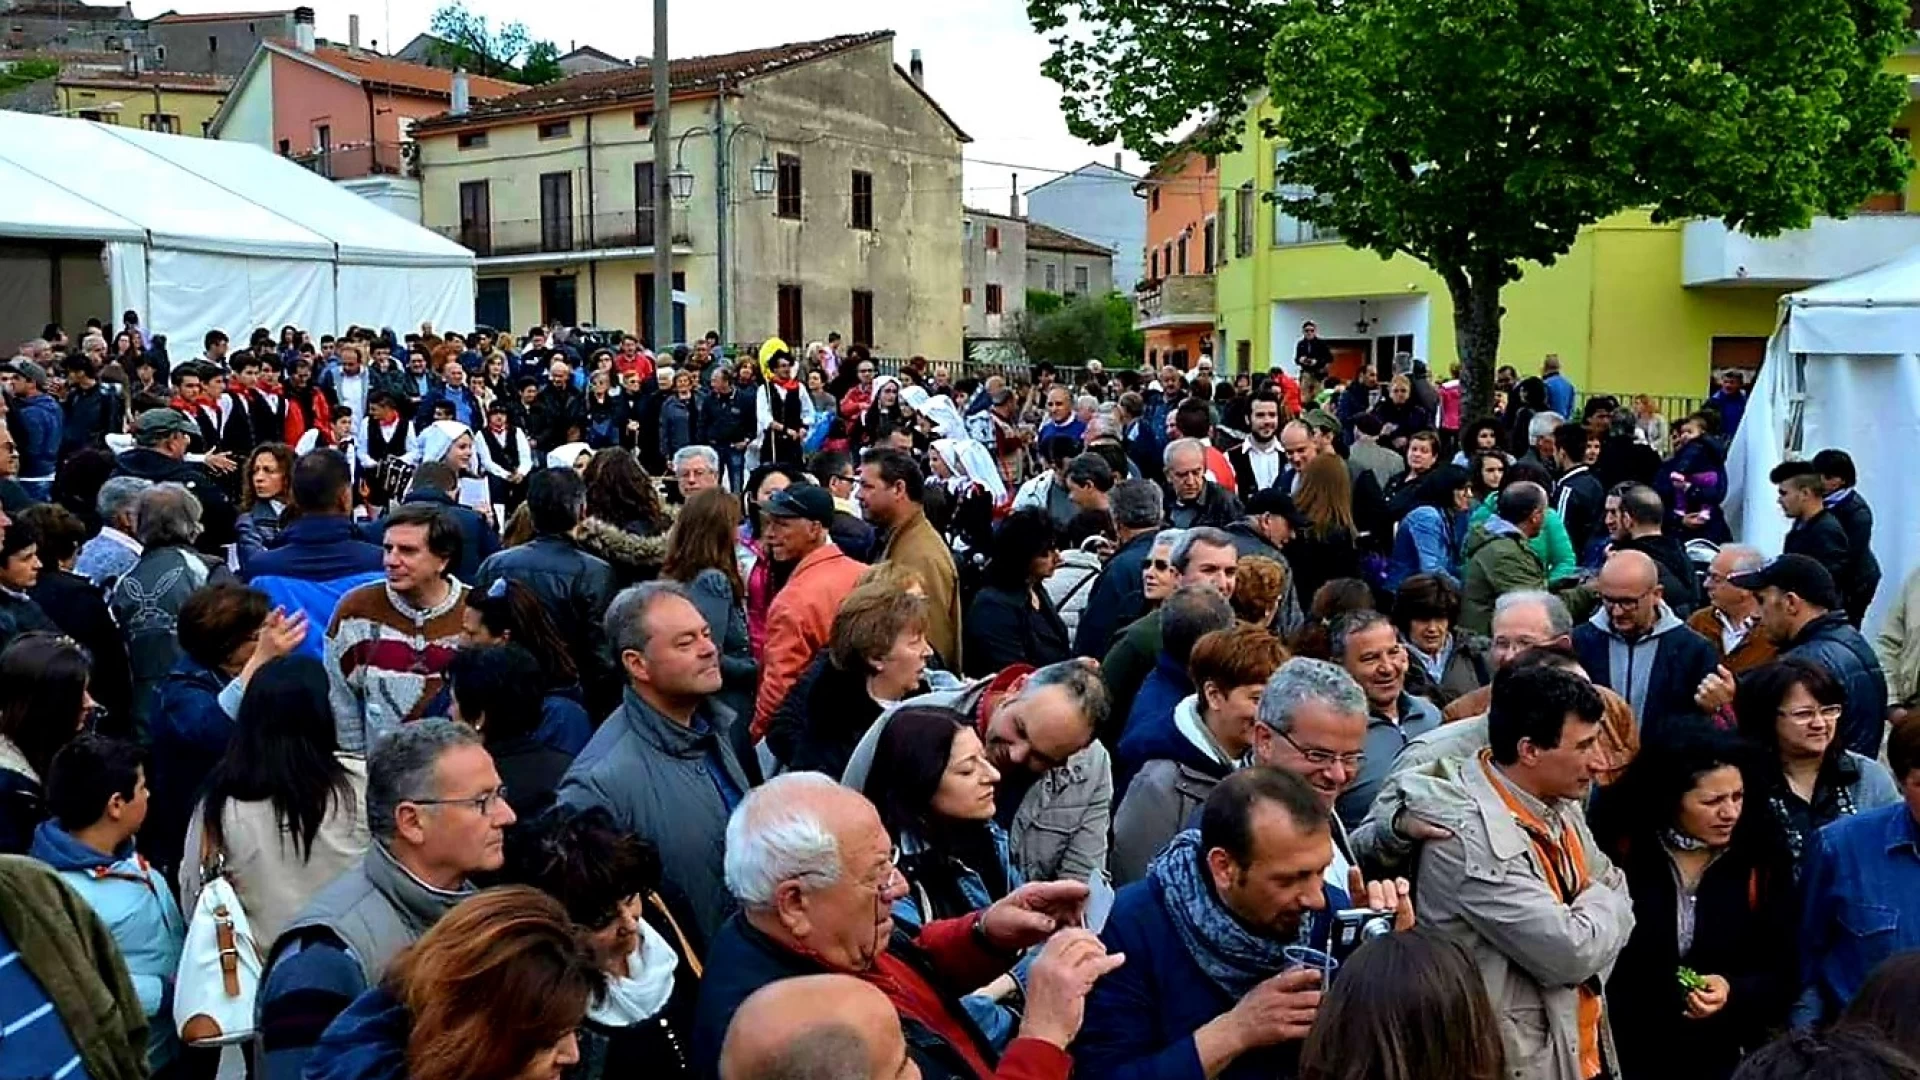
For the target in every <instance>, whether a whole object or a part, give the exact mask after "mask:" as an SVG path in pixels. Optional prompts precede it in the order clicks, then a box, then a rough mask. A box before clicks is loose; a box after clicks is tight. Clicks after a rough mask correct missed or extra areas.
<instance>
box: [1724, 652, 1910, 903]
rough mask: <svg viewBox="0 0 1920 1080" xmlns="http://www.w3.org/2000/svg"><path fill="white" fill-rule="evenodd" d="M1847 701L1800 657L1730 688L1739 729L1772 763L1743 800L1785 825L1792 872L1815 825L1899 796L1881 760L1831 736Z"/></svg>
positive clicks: (1840, 690)
mask: <svg viewBox="0 0 1920 1080" xmlns="http://www.w3.org/2000/svg"><path fill="white" fill-rule="evenodd" d="M1846 700H1847V693H1846V689H1845V688H1844V687H1842V686H1841V685H1840V683H1839V682H1838V681H1837V680H1836V679H1834V677H1833V676H1832V675H1829V674H1828V673H1827V670H1826V669H1825V668H1823V667H1821V666H1820V665H1818V664H1815V663H1812V662H1810V661H1807V660H1803V659H1800V658H1798V657H1787V658H1786V659H1783V660H1776V661H1774V662H1773V663H1771V664H1768V665H1766V666H1765V667H1761V668H1757V669H1755V670H1753V671H1750V672H1747V673H1746V674H1744V675H1742V676H1740V682H1739V685H1738V687H1737V688H1736V690H1735V691H1734V699H1733V711H1734V715H1735V716H1736V717H1737V718H1738V719H1739V723H1740V734H1741V735H1743V736H1745V737H1746V739H1747V741H1748V742H1749V743H1752V744H1753V745H1754V746H1755V747H1757V748H1758V749H1759V750H1760V751H1762V753H1763V754H1765V756H1766V758H1767V760H1769V761H1770V762H1771V763H1773V765H1774V768H1772V769H1770V770H1767V772H1766V775H1765V776H1762V777H1757V778H1756V779H1757V781H1758V782H1757V783H1756V784H1755V786H1754V789H1753V790H1750V791H1749V792H1748V793H1747V801H1748V802H1751V803H1759V804H1760V806H1759V807H1758V808H1757V809H1760V810H1763V811H1764V812H1766V813H1769V814H1771V815H1772V816H1773V818H1774V819H1775V821H1777V822H1778V824H1779V825H1780V827H1781V829H1782V830H1784V832H1785V834H1786V844H1787V848H1788V850H1789V851H1790V852H1791V853H1792V855H1793V866H1794V876H1795V877H1796V878H1797V877H1798V876H1799V874H1800V869H1801V867H1802V865H1804V863H1803V860H1804V858H1805V856H1806V851H1807V847H1808V846H1809V845H1810V844H1811V842H1812V840H1813V835H1814V833H1815V832H1817V831H1818V830H1819V829H1820V827H1821V826H1823V825H1826V824H1827V823H1829V822H1831V821H1833V820H1834V819H1836V818H1842V817H1849V816H1851V815H1853V814H1858V813H1860V812H1862V811H1866V810H1872V809H1874V808H1875V807H1880V806H1887V805H1889V804H1892V803H1895V802H1898V801H1900V791H1899V788H1898V787H1896V786H1895V785H1894V782H1893V776H1892V775H1891V774H1890V773H1888V772H1887V769H1886V766H1884V765H1881V764H1880V763H1879V762H1877V761H1874V760H1873V759H1872V758H1868V757H1863V756H1861V755H1859V754H1856V753H1854V752H1852V751H1851V750H1848V749H1846V748H1845V747H1843V746H1842V745H1841V744H1840V742H1839V740H1838V739H1836V738H1835V737H1834V736H1835V733H1836V732H1837V731H1838V730H1839V726H1840V714H1841V712H1842V711H1843V709H1844V706H1845V704H1846Z"/></svg>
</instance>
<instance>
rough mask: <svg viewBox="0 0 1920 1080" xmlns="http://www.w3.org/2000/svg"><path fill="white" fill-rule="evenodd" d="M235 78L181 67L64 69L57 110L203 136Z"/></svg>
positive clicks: (56, 83)
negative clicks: (71, 71) (68, 71)
mask: <svg viewBox="0 0 1920 1080" xmlns="http://www.w3.org/2000/svg"><path fill="white" fill-rule="evenodd" d="M232 88H233V80H232V79H229V78H227V77H226V76H224V75H200V74H194V73H191V72H183V71H142V72H138V73H132V74H129V73H125V72H122V73H119V74H103V73H87V72H77V73H74V74H66V73H62V74H61V75H60V77H59V78H57V79H56V80H54V92H55V101H54V110H53V111H57V112H58V113H60V114H61V115H63V116H77V117H79V118H81V119H82V120H94V121H98V122H99V123H103V124H117V125H120V126H123V127H138V128H145V129H146V130H148V131H159V132H164V133H166V134H168V135H192V136H196V137H198V136H203V135H205V134H206V133H207V128H208V125H210V124H212V123H213V118H214V116H215V115H216V114H217V113H219V111H220V106H221V105H222V104H223V103H225V101H226V99H227V93H228V91H230V90H231V89H232Z"/></svg>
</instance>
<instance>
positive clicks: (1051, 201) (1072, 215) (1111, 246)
mask: <svg viewBox="0 0 1920 1080" xmlns="http://www.w3.org/2000/svg"><path fill="white" fill-rule="evenodd" d="M1119 164H1120V159H1119V156H1118V155H1115V157H1114V165H1113V167H1112V168H1109V167H1107V166H1105V165H1101V164H1099V163H1098V162H1094V163H1092V164H1088V165H1082V166H1080V167H1079V168H1078V169H1075V170H1073V171H1072V172H1070V173H1062V174H1061V175H1059V176H1056V177H1054V178H1053V179H1051V180H1049V181H1047V182H1046V183H1044V184H1041V185H1040V186H1039V187H1036V188H1034V189H1033V190H1032V191H1029V192H1027V220H1028V221H1035V222H1039V223H1040V224H1042V225H1051V226H1053V227H1054V228H1056V229H1059V230H1061V231H1062V232H1066V233H1070V234H1072V235H1074V236H1077V237H1079V238H1081V239H1082V240H1089V241H1092V242H1093V243H1095V244H1098V245H1100V246H1101V247H1104V248H1107V249H1108V250H1110V251H1112V252H1113V253H1114V256H1113V287H1114V288H1116V289H1119V290H1120V291H1121V292H1132V291H1133V287H1134V286H1135V285H1136V284H1138V283H1139V281H1140V278H1141V277H1142V276H1143V274H1144V273H1145V267H1144V266H1143V265H1142V251H1143V249H1144V248H1145V247H1146V243H1147V228H1146V219H1145V218H1144V217H1143V216H1142V215H1141V213H1140V196H1139V195H1137V194H1135V193H1134V190H1133V189H1134V185H1135V184H1138V183H1139V182H1140V178H1139V177H1137V176H1135V175H1133V174H1132V173H1128V172H1124V171H1122V170H1121V169H1120V168H1119Z"/></svg>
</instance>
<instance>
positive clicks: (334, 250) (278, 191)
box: [0, 112, 474, 355]
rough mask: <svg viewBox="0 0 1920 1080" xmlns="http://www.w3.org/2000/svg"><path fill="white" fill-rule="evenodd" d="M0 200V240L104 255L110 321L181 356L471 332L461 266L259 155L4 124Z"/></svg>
mask: <svg viewBox="0 0 1920 1080" xmlns="http://www.w3.org/2000/svg"><path fill="white" fill-rule="evenodd" d="M74 162H92V163H95V167H91V168H84V169H82V168H74V167H72V163H74ZM16 191H18V192H19V193H20V196H19V197H17V198H16V197H15V192H16ZM0 192H5V193H6V195H7V197H6V198H5V199H0V237H19V238H24V239H38V240H81V241H94V242H102V243H105V244H106V245H107V249H106V250H107V262H108V271H107V278H108V282H109V284H110V286H111V291H112V295H113V304H114V307H115V309H117V310H123V309H128V308H131V309H133V310H136V311H138V312H140V313H141V315H142V320H143V322H144V324H145V325H146V326H147V328H148V329H149V330H151V331H153V332H156V333H163V334H167V335H169V337H171V338H172V340H173V341H174V342H175V343H176V344H175V349H176V351H177V353H178V354H180V355H191V354H192V353H193V352H194V351H195V350H197V347H198V344H199V341H200V338H201V336H202V335H203V334H204V333H205V332H206V331H207V330H210V329H220V330H225V331H227V332H228V333H229V334H244V333H246V332H247V331H248V330H251V329H252V328H253V327H255V326H268V327H279V326H283V325H286V324H289V323H291V324H293V325H297V326H301V327H306V328H310V329H313V330H315V331H316V332H337V331H339V330H341V329H343V328H345V327H346V326H347V325H349V324H359V325H371V326H390V327H395V328H405V327H409V326H413V325H417V324H418V323H420V322H422V321H430V322H432V323H433V324H434V325H436V326H445V327H466V326H471V325H472V324H473V318H474V306H473V266H474V263H473V254H472V253H471V252H469V251H467V250H466V249H465V248H462V247H460V246H459V245H458V244H455V243H453V242H452V241H450V240H447V239H445V238H443V237H440V236H437V235H435V234H434V233H432V232H429V231H428V230H426V229H422V228H420V227H419V226H418V225H415V224H413V223H411V222H407V221H404V220H402V219H400V218H398V217H396V216H395V215H393V214H390V213H388V212H387V211H385V210H383V209H381V208H380V207H378V206H375V205H374V204H372V203H370V202H367V201H366V200H364V199H361V198H360V197H358V196H356V195H354V194H353V193H352V192H349V191H346V190H344V189H341V188H339V187H336V186H334V185H333V184H331V183H329V182H328V181H327V180H325V179H324V178H322V177H320V176H318V175H316V174H314V173H312V172H310V171H308V170H306V169H303V168H301V167H300V166H298V165H296V164H294V163H292V162H290V161H287V160H285V159H282V158H279V157H276V156H275V155H273V154H270V153H268V152H267V151H265V150H262V149H260V148H258V147H254V146H250V145H246V144H241V143H227V142H218V141H210V140H205V139H192V138H186V137H183V136H177V135H160V134H155V133H152V132H145V131H135V130H130V129H126V128H119V127H114V126H112V125H105V124H95V123H90V122H86V121H81V120H69V119H59V118H55V117H45V116H32V115H28V114H24V113H11V112H0ZM348 271H351V272H350V273H349V272H348ZM343 282H344V284H343ZM101 314H102V315H105V314H107V313H106V312H102V313H101Z"/></svg>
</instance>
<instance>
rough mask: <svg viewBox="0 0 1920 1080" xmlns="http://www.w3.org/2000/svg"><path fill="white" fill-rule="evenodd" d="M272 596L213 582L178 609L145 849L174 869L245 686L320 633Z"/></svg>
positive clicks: (159, 704)
mask: <svg viewBox="0 0 1920 1080" xmlns="http://www.w3.org/2000/svg"><path fill="white" fill-rule="evenodd" d="M271 603H272V601H270V600H268V599H267V594H265V593H263V592H261V591H259V590H258V589H251V588H248V587H247V586H245V585H241V584H238V583H237V582H224V583H221V584H217V585H209V586H207V587H206V588H203V589H201V590H199V591H198V592H195V593H194V594H193V595H192V596H190V597H188V598H187V602H186V605H185V606H183V607H182V608H181V609H180V627H179V634H180V651H181V656H180V661H179V662H178V663H177V664H175V665H174V667H173V670H172V671H170V672H168V673H167V677H166V678H165V679H164V680H162V681H161V683H160V688H159V691H158V693H157V694H156V695H155V698H154V710H153V717H152V721H151V723H150V724H149V726H148V731H147V734H148V736H149V737H150V738H151V739H152V742H153V760H152V762H151V764H150V765H149V766H148V769H147V786H148V787H149V788H150V789H152V792H153V796H152V800H151V802H150V804H149V810H148V812H147V828H146V829H145V830H144V831H143V834H142V837H141V841H140V849H141V850H142V851H144V852H146V854H147V857H148V858H149V859H152V860H153V861H154V862H155V863H157V864H159V865H160V866H163V867H165V868H166V869H168V870H169V871H171V870H172V869H173V868H174V867H175V866H176V865H177V864H178V863H179V862H180V860H181V857H182V852H183V851H184V850H185V849H183V848H182V847H181V846H180V843H181V837H182V836H183V835H184V834H185V832H186V828H187V818H188V816H189V815H190V814H191V813H192V811H193V800H194V798H195V797H196V795H197V793H198V792H199V790H200V785H201V783H202V782H203V781H204V780H205V779H206V777H207V774H208V773H210V772H212V771H213V767H214V766H215V765H216V764H218V763H219V761H220V759H221V757H222V756H223V755H225V754H226V752H227V748H228V746H229V745H230V744H231V742H232V740H233V732H234V723H235V719H236V718H237V717H238V716H239V714H240V705H241V700H242V697H243V695H245V693H246V690H247V684H248V683H249V682H250V681H251V680H252V679H253V677H254V676H255V675H257V674H259V672H260V669H261V668H262V667H264V666H266V665H267V664H268V663H269V662H271V661H273V660H276V659H279V658H280V657H282V656H286V655H287V654H289V653H291V652H292V651H293V650H295V649H297V648H299V647H300V643H301V642H302V641H305V640H306V636H307V634H308V633H318V632H319V631H317V630H315V629H313V628H312V627H310V626H309V625H308V624H307V619H306V616H305V615H303V614H301V613H299V612H295V613H294V614H293V615H292V616H288V615H287V614H286V613H284V612H281V611H277V610H272V609H271V606H270V605H271Z"/></svg>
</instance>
